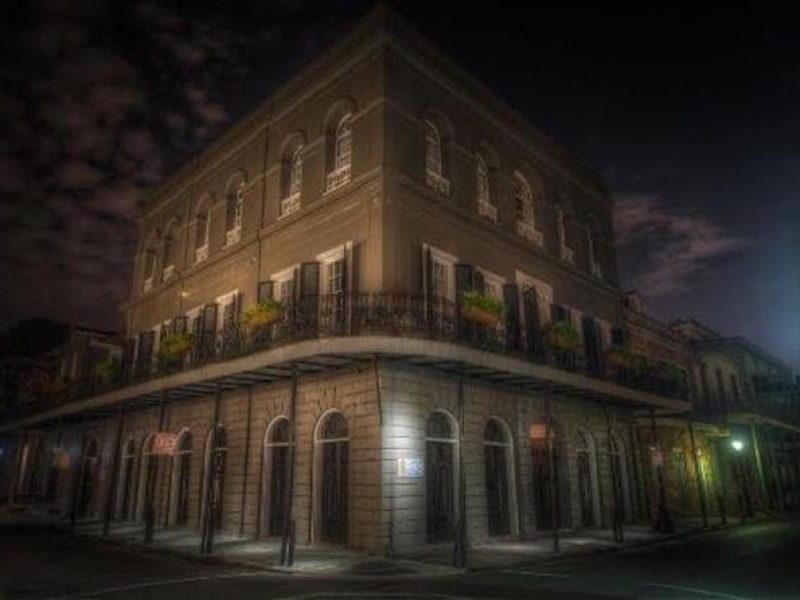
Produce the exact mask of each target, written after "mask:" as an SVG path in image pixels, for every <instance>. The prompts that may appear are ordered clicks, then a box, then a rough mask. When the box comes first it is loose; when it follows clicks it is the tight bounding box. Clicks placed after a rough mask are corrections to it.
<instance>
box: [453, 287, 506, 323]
mask: <svg viewBox="0 0 800 600" xmlns="http://www.w3.org/2000/svg"><path fill="white" fill-rule="evenodd" d="M460 307H461V314H462V315H463V316H464V317H465V318H467V319H470V320H472V321H476V322H478V323H481V324H483V325H486V326H495V325H497V324H498V323H499V322H500V319H501V318H502V316H503V303H502V302H500V301H499V300H498V299H497V298H495V297H494V296H490V295H489V294H486V293H484V292H480V291H478V290H472V291H469V292H465V293H464V294H462V295H461V303H460Z"/></svg>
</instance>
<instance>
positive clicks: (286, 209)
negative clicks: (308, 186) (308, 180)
mask: <svg viewBox="0 0 800 600" xmlns="http://www.w3.org/2000/svg"><path fill="white" fill-rule="evenodd" d="M302 151H303V146H302V145H300V146H297V147H296V148H295V149H294V150H293V151H292V153H291V155H289V156H288V157H287V158H286V160H285V164H284V169H285V171H284V178H285V184H284V195H283V198H282V199H281V216H282V217H283V216H286V215H289V214H292V213H293V212H295V211H296V210H298V209H299V208H300V192H301V190H302V186H303V155H302Z"/></svg>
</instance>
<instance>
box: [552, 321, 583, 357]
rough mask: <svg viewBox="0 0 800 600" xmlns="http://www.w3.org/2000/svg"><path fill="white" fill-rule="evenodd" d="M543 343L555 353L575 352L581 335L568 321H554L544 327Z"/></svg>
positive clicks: (578, 346)
mask: <svg viewBox="0 0 800 600" xmlns="http://www.w3.org/2000/svg"><path fill="white" fill-rule="evenodd" d="M544 345H545V348H547V349H548V350H549V351H550V352H554V353H557V354H562V353H568V352H577V351H578V350H579V349H580V346H581V336H580V334H579V333H578V330H577V329H575V326H574V325H573V324H572V323H571V322H570V321H554V322H552V323H549V324H548V325H547V326H546V327H545V328H544Z"/></svg>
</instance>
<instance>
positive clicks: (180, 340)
mask: <svg viewBox="0 0 800 600" xmlns="http://www.w3.org/2000/svg"><path fill="white" fill-rule="evenodd" d="M193 345H194V336H192V334H191V333H186V332H183V333H173V334H170V335H168V336H167V337H165V338H164V339H163V340H161V345H160V346H159V348H158V355H159V357H160V358H161V361H162V362H164V363H167V364H174V363H176V362H179V361H180V360H181V359H182V358H183V357H184V356H186V355H187V354H188V353H189V352H190V351H191V349H192V346H193Z"/></svg>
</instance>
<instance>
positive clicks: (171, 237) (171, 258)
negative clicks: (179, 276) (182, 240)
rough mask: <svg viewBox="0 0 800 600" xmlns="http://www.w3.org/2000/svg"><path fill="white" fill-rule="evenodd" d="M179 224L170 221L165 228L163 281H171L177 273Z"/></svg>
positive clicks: (162, 255)
mask: <svg viewBox="0 0 800 600" xmlns="http://www.w3.org/2000/svg"><path fill="white" fill-rule="evenodd" d="M176 229H177V226H176V225H175V223H174V222H172V223H170V224H169V225H168V226H167V228H166V229H165V230H164V239H163V241H162V247H161V281H165V282H166V281H169V280H170V279H172V277H173V276H174V275H175V258H176V257H175V255H176V243H175V236H176Z"/></svg>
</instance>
